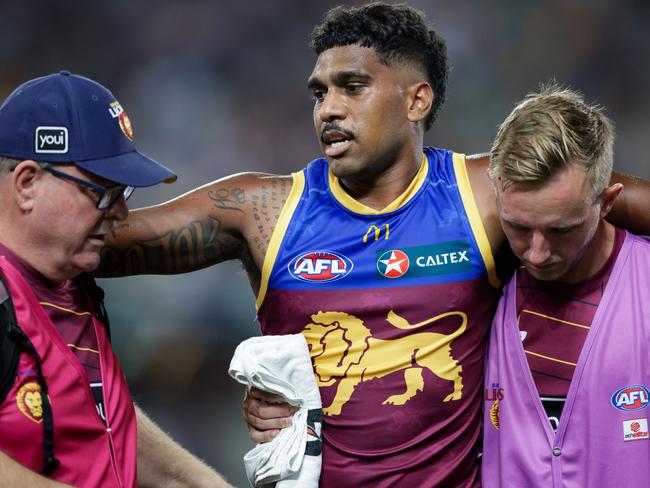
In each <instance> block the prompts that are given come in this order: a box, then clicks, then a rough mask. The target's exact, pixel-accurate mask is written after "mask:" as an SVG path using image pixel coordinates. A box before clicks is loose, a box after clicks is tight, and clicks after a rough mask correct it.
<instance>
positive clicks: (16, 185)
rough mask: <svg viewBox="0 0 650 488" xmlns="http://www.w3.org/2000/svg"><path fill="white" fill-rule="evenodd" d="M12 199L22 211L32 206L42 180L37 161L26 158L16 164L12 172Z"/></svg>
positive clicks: (28, 209)
mask: <svg viewBox="0 0 650 488" xmlns="http://www.w3.org/2000/svg"><path fill="white" fill-rule="evenodd" d="M12 176H13V190H14V199H15V201H16V204H17V205H18V207H19V208H20V209H21V210H23V211H30V210H32V209H33V208H34V201H35V198H36V193H37V187H38V184H39V182H40V181H41V180H42V176H43V172H42V170H41V169H40V167H39V166H38V163H36V162H35V161H32V160H29V159H28V160H26V161H23V162H22V163H20V164H19V165H18V166H16V169H14V171H13V173H12Z"/></svg>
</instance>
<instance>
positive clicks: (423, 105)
mask: <svg viewBox="0 0 650 488" xmlns="http://www.w3.org/2000/svg"><path fill="white" fill-rule="evenodd" d="M433 99H434V95H433V89H432V88H431V85H429V83H427V82H426V81H421V82H419V83H415V84H413V85H411V86H410V87H409V88H408V113H407V117H408V119H409V121H411V122H421V121H423V120H425V119H426V118H427V115H429V112H430V111H431V105H433Z"/></svg>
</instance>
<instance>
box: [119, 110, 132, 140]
mask: <svg viewBox="0 0 650 488" xmlns="http://www.w3.org/2000/svg"><path fill="white" fill-rule="evenodd" d="M117 120H118V121H119V122H120V129H122V132H124V135H125V136H126V137H128V139H129V141H132V140H133V126H132V125H131V119H129V116H128V115H126V112H122V113H121V114H120V116H119V117H118V119H117Z"/></svg>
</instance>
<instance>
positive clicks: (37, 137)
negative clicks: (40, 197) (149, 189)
mask: <svg viewBox="0 0 650 488" xmlns="http://www.w3.org/2000/svg"><path fill="white" fill-rule="evenodd" d="M0 155H1V156H5V157H9V158H14V159H21V160H25V159H32V160H34V161H41V162H48V163H74V164H75V165H76V166H78V167H79V168H82V169H84V170H86V171H89V172H90V173H93V174H95V175H97V176H101V177H102V178H106V179H108V180H111V181H114V182H116V183H120V184H123V185H130V186H137V187H140V186H151V185H155V184H157V183H160V182H163V181H164V182H166V183H171V182H173V181H174V180H176V174H175V173H174V172H172V171H171V170H169V169H168V168H166V167H165V166H163V165H162V164H160V163H158V162H156V161H154V160H153V159H151V158H149V157H147V156H145V155H143V154H141V153H139V152H138V151H137V150H136V148H135V145H134V144H133V127H132V126H131V121H130V120H129V117H128V116H127V115H126V112H125V111H124V108H123V107H122V105H120V102H118V101H117V100H116V99H115V97H114V96H113V94H112V93H111V92H110V91H108V90H107V89H106V88H104V87H103V86H102V85H100V84H99V83H97V82H95V81H92V80H90V79H88V78H84V77H83V76H79V75H73V74H71V73H70V72H68V71H61V72H59V73H56V74H52V75H49V76H44V77H42V78H36V79H34V80H30V81H28V82H26V83H23V84H22V85H20V86H19V87H18V88H16V90H14V92H13V93H12V94H11V95H9V97H8V98H7V99H6V100H5V101H4V103H3V104H2V106H0Z"/></svg>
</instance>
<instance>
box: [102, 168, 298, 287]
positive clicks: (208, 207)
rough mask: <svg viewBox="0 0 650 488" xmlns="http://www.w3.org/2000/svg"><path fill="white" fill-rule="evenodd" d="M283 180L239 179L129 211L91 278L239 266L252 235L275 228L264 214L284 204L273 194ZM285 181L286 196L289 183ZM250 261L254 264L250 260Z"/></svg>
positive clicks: (278, 193)
mask: <svg viewBox="0 0 650 488" xmlns="http://www.w3.org/2000/svg"><path fill="white" fill-rule="evenodd" d="M276 180H279V181H282V182H285V184H283V185H279V184H278V183H277V181H276ZM286 180H287V177H271V176H269V175H262V174H252V173H242V174H239V175H235V176H231V177H228V178H224V179H221V180H217V181H215V182H212V183H209V184H207V185H204V186H202V187H200V188H197V189H195V190H193V191H190V192H188V193H186V194H184V195H182V196H180V197H178V198H175V199H173V200H171V201H169V202H166V203H163V204H160V205H155V206H152V207H147V208H143V209H138V210H134V211H133V212H131V213H130V214H129V217H128V219H127V220H126V221H124V222H119V223H117V225H116V227H115V229H114V232H113V233H112V235H111V236H109V238H108V239H107V245H106V247H105V248H104V249H103V251H102V264H101V266H100V268H99V270H98V271H97V272H96V275H98V276H126V275H133V274H174V273H185V272H188V271H193V270H196V269H200V268H204V267H206V266H210V265H212V264H216V263H219V262H221V261H225V260H228V259H235V258H241V259H242V260H243V259H244V257H245V256H249V255H250V254H251V252H252V251H253V250H254V249H253V248H252V246H251V245H250V241H251V239H253V238H254V237H255V232H258V233H260V234H262V235H267V234H269V233H270V231H271V230H272V228H273V226H274V225H275V221H277V216H275V221H274V220H273V217H274V216H273V215H269V214H270V213H271V210H272V209H273V208H275V207H278V206H279V207H280V208H281V206H282V204H283V203H284V200H286V196H284V200H282V193H283V192H281V191H279V190H277V187H278V186H280V187H282V188H284V187H286V186H287V185H286ZM274 181H275V183H274ZM288 181H289V184H288V186H289V190H290V188H291V183H290V182H291V178H290V177H289V178H288ZM267 187H268V190H266V188H267ZM289 190H286V193H288V191H289ZM278 200H281V201H278ZM278 214H279V212H278ZM260 221H262V222H263V225H262V223H260ZM257 241H259V242H261V239H257ZM258 254H259V253H258ZM253 260H254V261H255V262H256V263H257V261H258V259H257V257H256V256H255V255H253ZM261 260H263V255H262V257H261ZM261 260H260V264H258V265H259V266H261Z"/></svg>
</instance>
